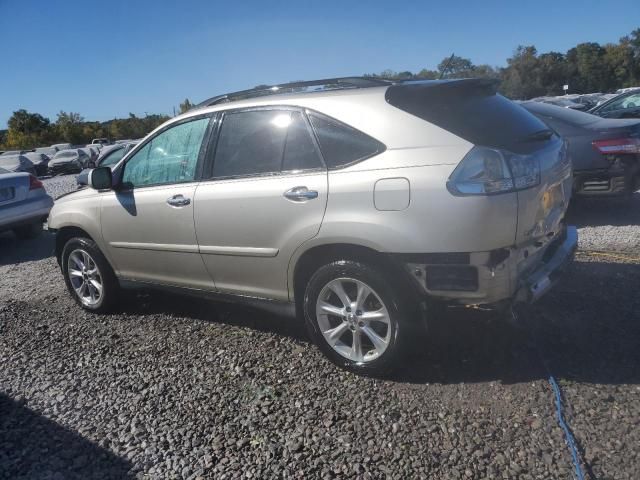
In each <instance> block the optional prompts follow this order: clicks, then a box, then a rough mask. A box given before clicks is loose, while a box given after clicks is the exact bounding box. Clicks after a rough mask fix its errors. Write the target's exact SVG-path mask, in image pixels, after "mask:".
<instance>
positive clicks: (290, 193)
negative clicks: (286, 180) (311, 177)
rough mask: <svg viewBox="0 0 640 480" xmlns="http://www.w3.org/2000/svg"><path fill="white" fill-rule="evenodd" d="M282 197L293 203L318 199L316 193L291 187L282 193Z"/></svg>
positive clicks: (302, 188)
mask: <svg viewBox="0 0 640 480" xmlns="http://www.w3.org/2000/svg"><path fill="white" fill-rule="evenodd" d="M284 196H285V198H288V199H289V200H293V201H294V202H304V201H307V200H313V199H314V198H318V192H316V191H315V190H309V189H308V188H307V187H293V188H291V189H289V190H287V191H286V192H284Z"/></svg>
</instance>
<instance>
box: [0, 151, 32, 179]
mask: <svg viewBox="0 0 640 480" xmlns="http://www.w3.org/2000/svg"><path fill="white" fill-rule="evenodd" d="M0 168H3V169H4V170H7V171H9V172H27V173H30V174H32V175H35V174H36V169H35V166H34V165H33V163H31V161H30V160H29V159H28V158H27V157H26V156H24V155H0Z"/></svg>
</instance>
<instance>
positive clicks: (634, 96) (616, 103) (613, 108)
mask: <svg viewBox="0 0 640 480" xmlns="http://www.w3.org/2000/svg"><path fill="white" fill-rule="evenodd" d="M589 113H592V114H593V115H598V116H599V117H604V118H640V89H633V90H631V91H628V92H625V93H621V94H620V95H617V96H615V97H613V98H612V99H610V100H608V101H606V102H604V103H602V104H600V105H598V106H596V107H594V108H592V109H591V110H589Z"/></svg>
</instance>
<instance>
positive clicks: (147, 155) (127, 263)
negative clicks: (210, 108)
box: [101, 117, 214, 289]
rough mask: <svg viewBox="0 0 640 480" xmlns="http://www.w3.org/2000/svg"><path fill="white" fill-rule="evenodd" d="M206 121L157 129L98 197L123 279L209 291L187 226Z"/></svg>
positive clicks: (192, 231) (112, 255) (210, 283)
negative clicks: (111, 188) (112, 188)
mask: <svg viewBox="0 0 640 480" xmlns="http://www.w3.org/2000/svg"><path fill="white" fill-rule="evenodd" d="M209 121H210V118H209V117H200V118H196V119H193V120H188V121H184V122H180V123H178V124H174V125H171V126H169V128H167V129H165V130H163V131H160V132H159V133H158V134H157V135H155V136H154V137H152V138H151V139H150V140H148V141H147V142H145V144H144V145H143V146H142V147H141V148H139V149H137V150H136V151H135V152H134V153H133V155H132V156H131V157H129V158H128V159H127V160H126V163H125V165H124V171H123V172H122V177H121V178H122V180H121V182H120V185H119V186H118V187H117V190H115V191H112V192H109V193H108V194H106V195H105V196H103V199H102V216H101V222H102V234H103V237H104V241H105V243H106V245H107V248H108V249H109V254H110V258H111V259H112V260H113V263H114V264H115V265H114V266H115V268H116V270H117V272H118V274H119V275H120V276H121V277H123V278H126V279H132V280H138V281H147V282H153V283H162V284H168V285H176V286H186V287H193V288H204V289H213V288H214V285H213V281H212V280H211V277H210V276H209V274H208V273H207V270H206V268H205V266H204V264H203V262H202V258H201V257H200V254H199V252H198V242H197V240H196V234H195V227H194V223H193V212H194V196H195V192H196V187H197V185H198V183H197V176H198V175H197V172H198V167H199V165H200V164H201V163H202V159H201V157H202V155H201V153H200V150H201V147H202V144H203V140H204V138H205V133H206V132H207V127H208V125H209Z"/></svg>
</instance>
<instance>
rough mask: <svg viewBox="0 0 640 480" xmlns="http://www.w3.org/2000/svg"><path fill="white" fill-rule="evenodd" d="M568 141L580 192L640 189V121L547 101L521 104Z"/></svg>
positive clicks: (575, 178) (604, 193) (618, 193)
mask: <svg viewBox="0 0 640 480" xmlns="http://www.w3.org/2000/svg"><path fill="white" fill-rule="evenodd" d="M521 105H522V106H523V107H524V108H525V109H527V110H528V111H529V112H531V113H533V114H534V115H535V116H537V117H538V118H539V119H541V120H542V121H544V122H545V123H546V124H547V125H549V126H550V127H551V128H553V129H554V130H555V131H557V132H558V133H559V134H560V135H561V136H562V137H564V138H565V139H566V140H567V143H568V148H569V155H570V157H571V160H572V162H573V171H574V187H573V188H574V191H575V193H576V194H579V195H627V194H630V193H632V192H634V191H636V190H638V188H640V175H639V173H640V120H633V119H606V118H601V117H598V116H596V115H591V114H589V113H585V112H579V111H575V110H571V109H568V108H561V107H556V106H553V105H549V104H546V103H538V102H525V103H522V104H521Z"/></svg>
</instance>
